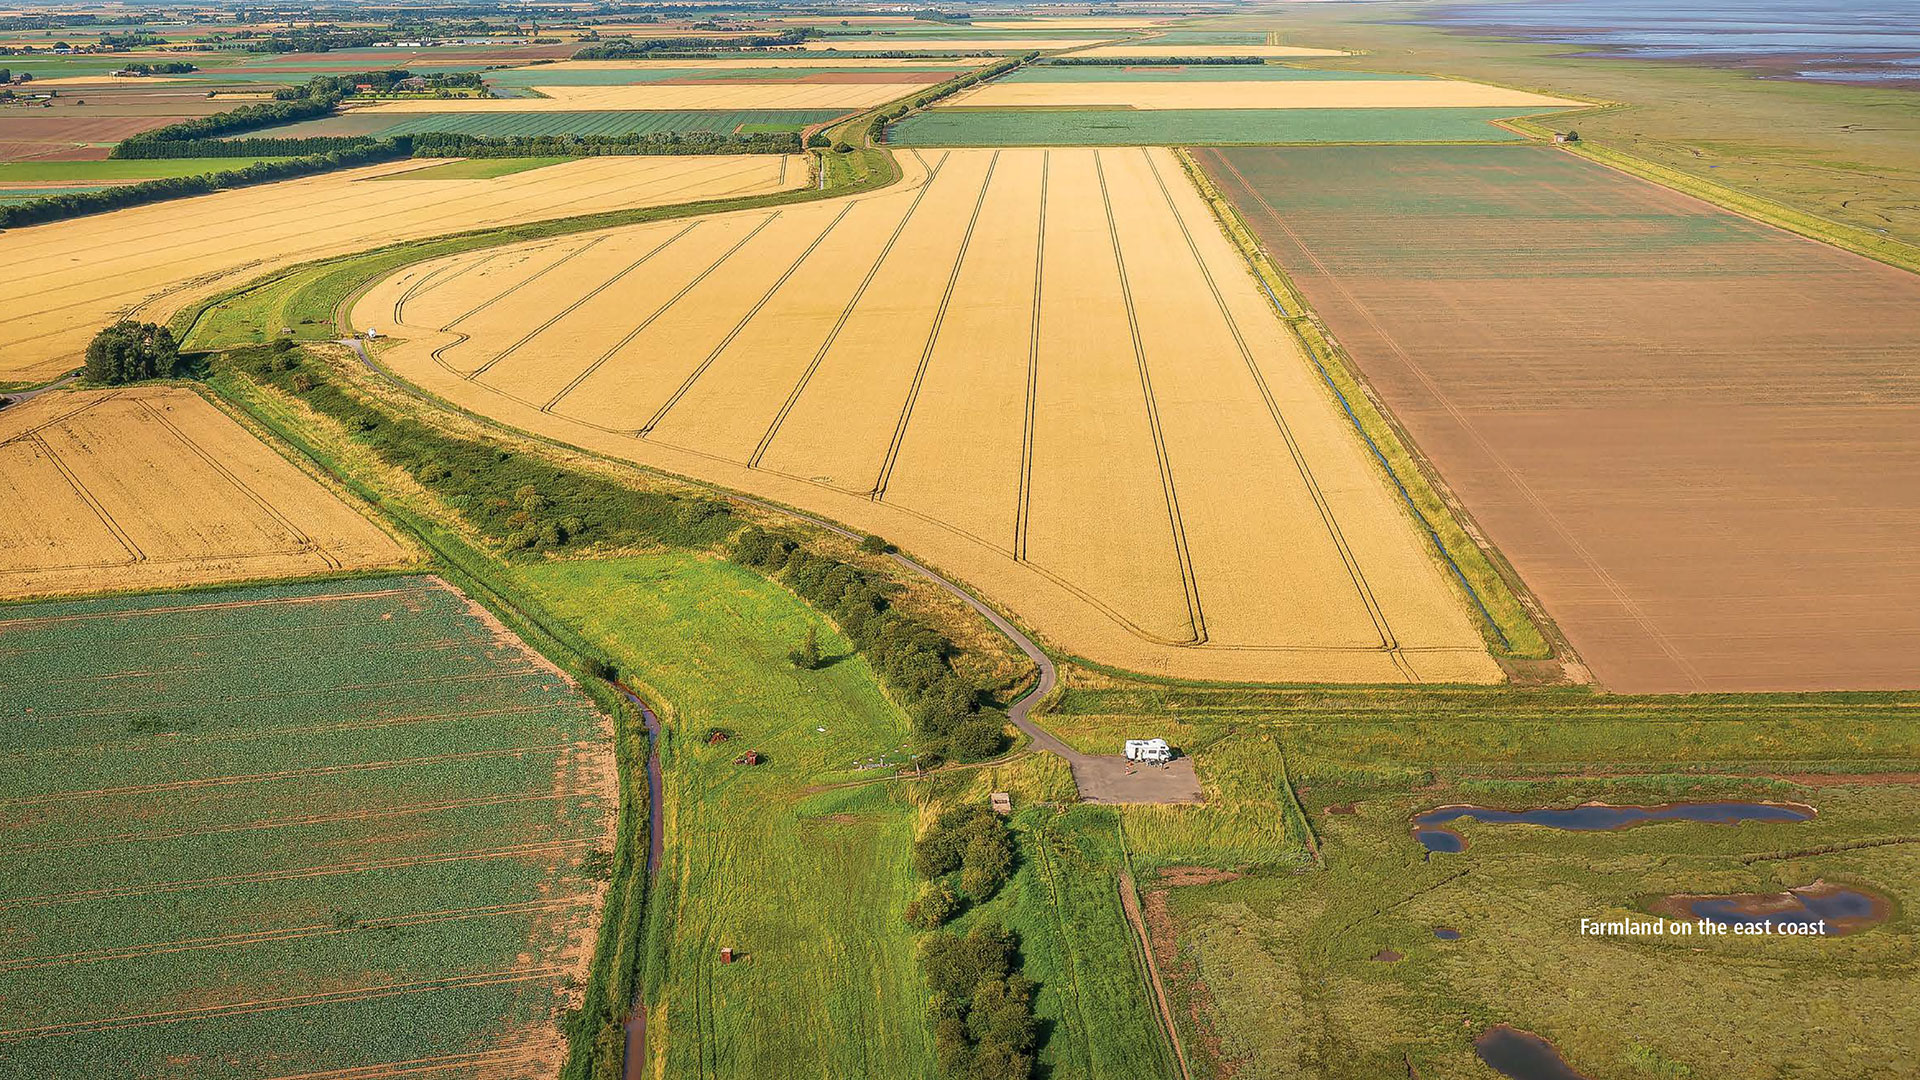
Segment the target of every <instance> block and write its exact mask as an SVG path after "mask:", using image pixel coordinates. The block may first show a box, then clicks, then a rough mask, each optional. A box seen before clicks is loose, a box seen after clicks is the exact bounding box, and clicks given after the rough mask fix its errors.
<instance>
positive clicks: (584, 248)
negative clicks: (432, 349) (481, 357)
mask: <svg viewBox="0 0 1920 1080" xmlns="http://www.w3.org/2000/svg"><path fill="white" fill-rule="evenodd" d="M606 239H607V234H605V233H602V234H601V235H599V236H596V237H594V238H593V239H591V240H589V241H587V242H586V243H584V244H581V245H580V246H579V247H577V248H574V249H573V250H572V251H569V252H567V253H566V254H565V255H562V256H560V257H559V258H558V259H555V260H554V261H552V262H550V263H548V264H547V265H545V266H543V267H541V268H540V269H538V270H535V271H534V272H533V273H531V274H528V275H527V276H526V277H523V278H521V279H520V280H519V281H516V282H514V283H513V284H511V285H509V286H507V287H506V288H505V289H502V290H501V291H499V292H497V293H494V294H493V295H492V296H489V297H488V298H486V299H485V300H482V301H480V302H479V303H478V304H475V305H474V306H472V307H470V308H468V309H467V310H465V311H463V312H461V313H460V314H458V315H455V316H454V317H453V318H452V319H450V320H448V322H447V324H446V325H445V326H442V327H440V329H441V331H443V332H445V331H450V330H452V329H453V328H454V327H456V326H458V325H460V324H461V323H463V322H466V321H467V320H468V319H471V318H473V317H474V316H475V315H478V314H480V313H481V312H482V311H485V310H486V309H488V308H490V307H492V306H493V305H495V304H497V303H499V302H500V301H502V300H505V299H506V298H507V297H509V296H512V295H513V294H514V293H516V292H519V291H520V290H521V289H524V288H526V287H527V286H529V285H531V284H533V283H534V282H536V281H539V280H540V279H541V278H543V277H546V276H547V275H548V274H551V273H553V272H554V271H555V270H558V269H560V268H561V267H562V266H565V265H566V264H567V263H569V262H572V261H573V260H574V259H575V258H577V257H579V256H581V255H585V254H586V253H587V252H589V251H592V250H593V249H594V248H595V247H598V246H599V245H600V244H602V243H604V242H606ZM524 250H528V251H532V250H537V249H534V248H527V249H524ZM393 314H394V321H395V323H398V322H399V319H400V309H399V308H397V307H396V308H395V309H394V312H393Z"/></svg>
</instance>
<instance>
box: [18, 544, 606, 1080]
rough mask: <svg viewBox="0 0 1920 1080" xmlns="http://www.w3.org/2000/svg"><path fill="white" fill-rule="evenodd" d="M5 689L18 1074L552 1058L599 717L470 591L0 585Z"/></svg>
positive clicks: (573, 943)
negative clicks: (98, 592)
mask: <svg viewBox="0 0 1920 1080" xmlns="http://www.w3.org/2000/svg"><path fill="white" fill-rule="evenodd" d="M0 696H4V698H5V700H6V701H7V702H8V703H9V705H10V706H11V708H10V714H11V717H12V722H10V723H8V724H6V725H5V726H4V727H0V753H4V754H5V755H6V758H7V760H8V761H9V762H10V763H11V767H10V768H8V769H7V770H5V772H4V774H0V798H4V802H5V805H6V807H7V813H6V816H5V819H4V821H0V851H4V853H5V857H6V860H7V873H6V874H5V875H4V877H3V878H0V1071H4V1072H5V1073H6V1074H7V1075H9V1076H45V1077H78V1076H125V1077H131V1076H140V1077H148V1078H153V1080H175V1078H177V1080H256V1078H260V1077H292V1076H306V1077H320V1076H325V1077H349V1076H351V1077H378V1076H397V1075H401V1074H402V1073H405V1074H407V1075H416V1074H422V1073H430V1074H432V1075H435V1076H440V1075H449V1076H450V1075H460V1076H484V1077H527V1078H532V1077H539V1076H545V1077H551V1076H553V1075H555V1073H556V1072H557V1070H558V1067H559V1062H560V1058H561V1056H562V1054H563V1052H564V1046H563V1043H562V1039H561V1034H560V1028H559V1025H558V1021H559V1019H560V1017H561V1014H562V1013H563V1012H564V1011H565V1010H566V1009H567V1008H568V1007H569V1006H571V1005H573V1004H575V1003H576V1002H577V999H578V995H579V991H578V990H577V987H578V985H579V984H580V982H581V981H583V980H584V978H585V976H586V972H587V963H588V958H589V955H590V953H591V951H592V947H593V941H594V933H595V930H596V926H597V923H598V921H599V912H600V908H601V904H602V895H603V893H604V889H605V886H604V885H603V884H601V883H600V882H599V881H597V880H596V879H595V875H594V874H593V873H592V871H591V870H590V869H589V868H588V867H589V866H590V865H591V861H590V858H589V857H590V854H591V853H592V852H594V851H596V850H600V851H607V850H610V849H611V846H612V841H613V835H612V834H613V827H612V825H613V822H612V819H613V813H614V808H615V800H616V794H615V789H614V779H613V762H612V757H613V755H612V752H611V747H610V746H609V737H610V730H609V727H610V725H609V724H608V722H607V721H606V719H605V718H604V717H603V716H601V715H600V714H599V713H598V712H596V711H595V710H594V709H593V708H592V706H591V704H590V703H589V702H588V701H587V699H586V698H585V697H584V696H582V695H581V693H580V692H579V691H578V689H577V688H575V687H574V686H572V685H571V684H569V683H568V682H567V680H566V679H565V678H564V677H562V676H561V675H559V674H558V672H556V671H555V670H554V669H553V667H552V666H551V665H550V664H548V663H546V662H545V661H544V660H543V659H542V658H540V657H539V656H537V655H536V654H534V653H533V652H532V651H531V650H529V649H528V648H527V647H526V646H525V645H524V644H522V643H521V642H520V640H519V639H517V638H515V637H513V636H512V635H511V634H509V633H507V632H506V631H505V630H504V629H503V628H502V627H501V626H500V624H499V623H497V622H495V621H494V620H493V619H492V618H491V617H490V616H489V615H487V614H486V613H485V612H484V611H482V610H481V609H480V608H478V606H477V605H474V604H473V603H472V602H471V601H469V600H468V599H467V598H466V597H464V596H462V595H460V594H459V593H458V592H455V591H454V590H453V589H451V588H449V587H448V586H447V585H446V584H444V583H443V582H440V581H439V580H437V579H434V578H420V577H400V578H377V579H365V580H359V581H353V582H335V583H327V584H309V585H297V586H279V587H273V588H259V589H246V590H226V591H220V592H208V593H195V594H191V595H182V594H170V595H156V596H144V597H137V598H123V599H116V600H97V601H76V602H62V603H42V604H33V605H22V606H9V607H0ZM23 717H24V718H27V719H22V718H23Z"/></svg>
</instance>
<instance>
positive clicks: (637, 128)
mask: <svg viewBox="0 0 1920 1080" xmlns="http://www.w3.org/2000/svg"><path fill="white" fill-rule="evenodd" d="M846 112H847V111H846V110H845V109H716V110H705V109H693V110H685V111H679V112H673V111H657V112H616V111H606V112H527V113H511V112H484V113H481V112H471V113H428V114H425V115H416V116H409V117H408V118H407V119H405V120H398V121H396V122H395V123H394V125H393V126H392V127H389V128H385V129H383V130H382V131H380V132H379V134H380V135H383V136H396V135H425V134H429V133H434V134H452V135H481V136H501V135H527V136H555V135H587V136H593V135H601V136H628V135H648V134H653V133H656V132H659V133H665V132H677V133H689V132H710V133H713V134H727V133H729V132H733V131H736V130H738V129H739V128H740V127H741V126H742V125H746V124H752V125H756V126H758V127H759V128H760V129H761V130H766V129H767V126H768V125H778V126H779V128H780V130H783V131H799V130H800V129H801V128H803V127H806V126H807V125H809V124H819V123H824V122H826V121H828V120H833V119H837V118H839V117H842V116H845V115H846ZM296 130H297V129H296Z"/></svg>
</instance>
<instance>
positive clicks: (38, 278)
mask: <svg viewBox="0 0 1920 1080" xmlns="http://www.w3.org/2000/svg"><path fill="white" fill-rule="evenodd" d="M430 167H431V163H430V162H426V161H400V162H393V163H389V164H385V165H374V166H369V167H367V168H363V169H349V170H346V171H343V172H337V173H329V174H326V175H323V176H314V177H307V178H305V179H300V180H287V181H282V182H280V183H276V184H268V185H263V186H260V187H252V188H245V189H241V190H237V191H223V192H219V193H217V194H213V195H203V196H199V197H197V198H192V199H181V200H177V201H173V202H165V203H155V204H152V205H148V206H139V207H133V208H131V209H127V210H117V211H114V212H113V213H110V214H96V215H93V216H91V217H83V218H75V219H73V220H71V221H59V222H53V223H51V224H47V225H35V226H32V227H30V228H22V229H10V230H7V231H6V233H5V234H3V235H0V261H4V262H5V263H6V265H7V266H8V267H9V268H10V270H11V272H12V273H13V274H14V275H15V280H14V284H13V285H12V286H11V287H10V289H9V291H8V294H7V302H6V304H5V305H4V306H3V307H0V383H3V382H19V381H28V380H34V379H43V378H51V377H53V376H55V375H58V374H60V373H61V372H64V371H66V370H68V369H70V368H72V367H75V366H77V365H78V363H79V358H80V355H81V353H82V352H83V351H84V350H85V349H86V346H87V341H88V340H89V339H90V338H91V337H92V336H93V334H94V333H95V331H97V330H98V329H99V328H100V327H101V326H104V325H106V324H107V323H109V322H111V321H113V319H114V318H115V317H116V316H118V315H120V314H122V313H124V312H127V311H129V310H132V311H134V312H136V313H138V314H139V316H140V317H142V318H145V319H160V320H164V319H165V318H166V317H167V316H169V315H171V314H172V313H173V312H175V311H177V310H179V309H180V308H182V307H185V306H187V305H188V304H189V303H190V302H192V301H194V300H196V299H201V298H204V297H207V296H210V295H212V294H214V293H217V292H219V291H221V290H222V289H226V288H231V287H232V286H234V285H238V284H240V283H241V282H243V281H245V280H247V279H249V278H252V277H254V276H257V275H262V274H265V273H267V272H269V271H271V270H274V269H276V268H279V267H284V266H287V265H290V264H292V263H295V262H299V261H302V260H306V259H317V258H323V257H326V256H331V255H340V254H344V253H346V252H349V251H360V250H364V249H366V248H370V247H378V246H380V245H382V244H387V243H392V242H393V241H396V240H404V239H409V238H413V237H421V236H433V235H438V234H441V233H449V232H458V231H460V230H463V229H473V228H479V227H481V226H486V225H502V224H509V223H514V222H524V221H538V220H541V219H543V218H557V217H566V216H568V215H572V214H585V213H592V212H595V211H601V210H613V209H620V208H627V207H640V206H652V205H659V204H663V203H677V202H686V201H690V200H694V199H707V198H719V197H723V196H728V195H745V194H752V193H757V192H769V191H777V190H780V189H782V188H789V187H798V186H801V185H803V184H805V183H806V179H807V174H806V170H805V168H803V167H800V166H799V164H798V162H797V160H796V159H793V158H788V157H783V156H780V155H774V154H760V155H750V156H748V155H742V156H719V157H639V158H617V157H608V158H592V159H586V160H580V161H573V162H568V163H566V164H562V165H554V166H552V167H550V168H547V169H542V170H539V171H538V172H532V173H521V174H515V175H510V176H500V177H495V178H493V179H484V180H433V179H415V180H409V181H405V182H401V181H399V180H395V181H394V182H391V183H378V184H365V183H360V181H362V180H366V179H369V178H371V177H382V176H391V175H393V174H396V173H407V172H411V171H414V170H425V169H427V168H430ZM264 329H265V332H266V333H267V334H273V335H277V334H278V333H279V331H280V329H281V328H280V327H277V326H274V327H266V328H264Z"/></svg>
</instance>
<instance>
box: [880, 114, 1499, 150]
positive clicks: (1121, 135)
mask: <svg viewBox="0 0 1920 1080" xmlns="http://www.w3.org/2000/svg"><path fill="white" fill-rule="evenodd" d="M1528 111H1531V110H1528V109H1525V108H1514V107H1512V106H1509V107H1507V108H1503V109H1125V108H1112V109H1095V108H1088V109H1071V108H1068V109H1031V108H1029V109H925V110H922V111H920V112H916V113H913V114H912V115H910V116H908V117H907V118H906V119H904V120H902V121H900V122H899V123H896V124H893V125H891V126H889V127H888V128H887V133H886V137H887V141H888V142H891V143H895V144H897V145H900V146H967V147H980V146H1209V145H1211V146H1222V145H1234V144H1261V145H1265V144H1272V143H1407V142H1413V143H1425V142H1517V141H1520V139H1521V136H1520V135H1517V134H1515V133H1514V132H1512V131H1509V130H1507V129H1506V128H1503V127H1498V126H1495V125H1494V123H1493V121H1495V120H1499V119H1503V118H1505V117H1509V116H1513V115H1516V114H1517V113H1525V112H1528Z"/></svg>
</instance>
